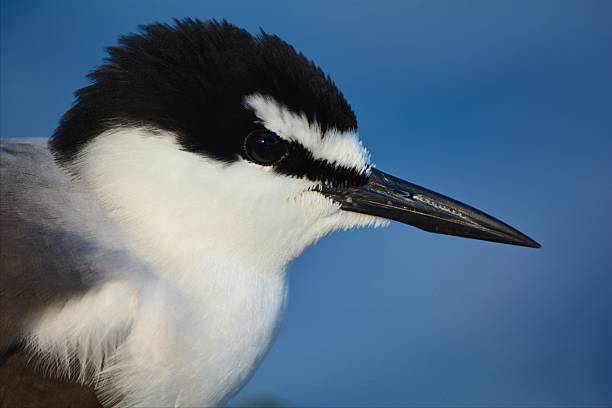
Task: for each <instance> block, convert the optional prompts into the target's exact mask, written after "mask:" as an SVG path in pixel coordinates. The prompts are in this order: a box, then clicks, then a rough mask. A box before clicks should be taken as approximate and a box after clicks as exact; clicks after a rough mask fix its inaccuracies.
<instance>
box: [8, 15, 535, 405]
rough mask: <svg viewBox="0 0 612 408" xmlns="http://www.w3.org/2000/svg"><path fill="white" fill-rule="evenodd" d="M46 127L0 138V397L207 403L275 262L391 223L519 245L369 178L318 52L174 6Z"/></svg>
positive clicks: (244, 334)
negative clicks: (42, 132) (174, 12)
mask: <svg viewBox="0 0 612 408" xmlns="http://www.w3.org/2000/svg"><path fill="white" fill-rule="evenodd" d="M88 79H89V82H88V84H87V85H86V86H84V87H83V88H81V89H79V90H77V91H76V92H75V101H74V103H73V105H72V106H71V107H70V108H69V110H68V111H67V112H66V113H65V114H64V115H63V117H62V118H61V119H60V121H59V124H58V127H57V129H56V130H55V132H54V133H53V135H52V136H51V137H50V138H49V139H48V140H47V139H2V145H1V153H0V154H1V156H0V158H1V161H0V171H1V173H0V174H1V180H2V195H1V207H0V215H1V217H0V233H1V236H0V238H1V240H0V242H1V243H2V245H1V246H2V251H1V257H0V260H1V264H0V267H1V270H0V307H1V309H0V310H1V311H2V312H1V315H0V356H1V357H0V402H3V403H4V404H6V405H7V406H25V405H28V404H34V405H38V406H82V407H85V406H107V407H132V406H174V407H178V406H223V405H225V404H226V403H227V402H228V401H229V400H230V399H231V398H232V397H234V396H235V395H236V393H237V392H238V391H239V390H240V389H241V388H242V387H243V386H244V385H245V384H246V383H247V382H248V380H249V379H250V378H251V377H252V375H253V373H254V372H255V370H256V368H257V366H258V365H259V364H260V362H261V361H262V359H263V358H264V357H265V355H266V352H267V351H268V349H269V347H270V344H271V342H272V340H273V339H274V337H275V335H276V334H277V332H278V325H279V322H280V320H281V316H282V312H283V308H284V306H285V304H286V298H287V266H288V264H289V263H290V262H291V261H292V260H293V259H295V258H296V257H298V256H299V255H300V254H301V253H302V252H303V251H304V249H306V248H307V247H309V246H310V245H312V244H314V243H316V242H317V241H318V240H319V239H321V238H322V237H324V236H326V235H328V234H329V233H331V232H334V231H338V230H348V229H353V228H359V227H381V226H385V225H387V224H388V223H389V222H390V221H398V222H401V223H404V224H408V225H411V226H414V227H417V228H420V229H422V230H425V231H429V232H434V233H439V234H447V235H455V236H460V237H466V238H473V239H479V240H486V241H493V242H498V243H505V244H512V245H519V246H524V247H533V248H537V247H539V246H540V245H539V244H538V243H537V242H536V241H534V240H532V239H531V238H529V237H527V236H526V235H525V234H523V233H521V232H519V231H518V230H516V229H514V228H512V227H510V226H509V225H507V224H504V223H503V222H501V221H499V220H497V219H495V218H493V217H491V216H489V215H487V214H485V213H483V212H481V211H479V210H476V209H475V208H473V207H470V206H468V205H465V204H462V203H461V202H459V201H456V200H453V199H451V198H449V197H446V196H443V195H441V194H438V193H435V192H433V191H431V190H428V189H426V188H423V187H420V186H418V185H416V184H413V183H410V182H408V181H404V180H402V179H400V178H398V177H395V176H392V175H390V174H387V173H385V172H383V171H381V170H379V169H378V168H377V167H375V166H374V164H373V162H372V160H371V157H370V154H369V153H368V151H367V149H366V148H365V147H364V146H363V144H362V143H361V141H360V139H359V136H358V131H357V129H358V128H357V120H356V116H355V113H354V112H353V110H352V108H351V107H350V105H349V103H348V102H347V101H346V99H345V97H344V96H343V94H342V93H341V92H340V90H339V89H338V88H337V86H336V85H335V84H334V82H333V81H332V79H331V78H330V77H329V76H327V75H326V74H325V73H324V72H323V71H322V69H321V68H319V66H317V65H316V64H315V63H314V62H313V61H311V60H309V59H308V58H307V57H305V56H304V55H303V54H301V53H300V52H298V51H296V50H295V49H294V48H293V47H292V46H291V45H289V44H288V43H286V42H285V41H283V40H282V39H281V38H279V37H278V36H276V35H271V34H268V33H266V32H264V31H263V30H261V32H259V33H258V34H251V33H249V32H248V31H246V30H244V29H241V28H239V27H237V26H235V25H232V24H231V23H229V22H227V21H225V20H222V21H217V20H206V21H202V20H199V19H191V18H184V19H175V20H173V22H171V23H158V22H155V23H151V24H148V25H143V26H140V27H139V29H138V30H137V31H135V32H133V33H130V34H127V35H124V36H121V37H120V38H119V40H118V42H117V44H116V45H114V46H112V47H109V48H107V57H106V59H105V60H104V61H103V63H102V64H101V65H100V66H98V67H97V68H96V69H95V70H93V71H92V72H91V73H89V74H88Z"/></svg>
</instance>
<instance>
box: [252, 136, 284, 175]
mask: <svg viewBox="0 0 612 408" xmlns="http://www.w3.org/2000/svg"><path fill="white" fill-rule="evenodd" d="M287 151H288V148H287V142H286V141H285V140H283V139H281V138H280V137H279V136H278V135H276V134H275V133H273V132H270V131H269V130H263V129H261V130H254V131H253V132H251V133H249V135H248V136H247V137H246V139H244V154H245V155H246V158H247V159H249V160H250V161H252V162H254V163H257V164H261V165H262V166H272V165H273V164H276V163H278V162H279V161H280V160H281V159H282V158H283V157H285V155H286V154H287Z"/></svg>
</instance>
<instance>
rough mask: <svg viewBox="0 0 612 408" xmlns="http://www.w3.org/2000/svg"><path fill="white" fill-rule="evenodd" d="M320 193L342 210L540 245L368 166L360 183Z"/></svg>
mask: <svg viewBox="0 0 612 408" xmlns="http://www.w3.org/2000/svg"><path fill="white" fill-rule="evenodd" d="M321 192H322V193H323V194H324V195H326V196H327V197H329V198H331V199H333V200H335V201H337V202H338V203H340V205H341V208H342V209H343V210H346V211H354V212H358V213H362V214H369V215H375V216H378V217H383V218H387V219H390V220H394V221H399V222H402V223H404V224H409V225H412V226H415V227H417V228H420V229H422V230H425V231H429V232H435V233H438V234H447V235H456V236H460V237H466V238H474V239H480V240H484V241H493V242H501V243H504V244H512V245H520V246H526V247H531V248H540V244H538V243H537V242H536V241H534V240H532V239H531V238H529V237H528V236H526V235H525V234H523V233H521V232H519V231H517V230H516V229H514V228H512V227H510V226H509V225H507V224H504V223H503V222H501V221H499V220H497V219H495V218H493V217H491V216H490V215H487V214H485V213H483V212H482V211H478V210H477V209H475V208H472V207H470V206H468V205H465V204H463V203H460V202H459V201H455V200H453V199H452V198H448V197H445V196H443V195H441V194H438V193H434V192H433V191H431V190H427V189H425V188H423V187H419V186H417V185H416V184H412V183H409V182H407V181H404V180H401V179H399V178H397V177H393V176H391V175H389V174H386V173H383V172H382V171H379V170H376V169H372V172H371V175H370V177H369V179H368V182H367V183H366V184H365V185H363V186H359V187H349V188H336V187H324V188H323V189H322V191H321Z"/></svg>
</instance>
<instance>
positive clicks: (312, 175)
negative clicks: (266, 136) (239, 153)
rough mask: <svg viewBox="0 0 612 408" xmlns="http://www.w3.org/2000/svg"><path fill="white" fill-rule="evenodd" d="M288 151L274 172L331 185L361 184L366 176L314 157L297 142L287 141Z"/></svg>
mask: <svg viewBox="0 0 612 408" xmlns="http://www.w3.org/2000/svg"><path fill="white" fill-rule="evenodd" d="M287 143H288V144H289V153H288V154H287V155H286V156H285V157H284V158H283V159H282V160H281V161H280V162H278V163H277V164H276V165H275V166H274V169H275V170H276V172H278V173H281V174H286V175H288V176H294V177H305V178H307V179H309V180H312V181H320V182H323V183H325V184H330V185H333V186H346V187H352V186H361V185H363V184H365V183H366V182H367V181H368V176H367V174H365V171H364V172H360V171H358V170H357V169H354V168H348V167H344V166H341V165H338V164H334V163H330V162H329V161H327V160H323V159H316V158H314V157H313V155H312V153H311V152H310V151H309V150H307V149H306V148H305V147H304V146H302V145H301V144H300V143H298V142H287Z"/></svg>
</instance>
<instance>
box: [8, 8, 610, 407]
mask: <svg viewBox="0 0 612 408" xmlns="http://www.w3.org/2000/svg"><path fill="white" fill-rule="evenodd" d="M185 16H192V17H198V18H201V19H208V18H212V17H214V18H219V19H221V18H226V19H228V20H229V21H231V22H233V23H235V24H237V25H239V26H242V27H244V28H246V29H248V30H249V31H251V32H256V31H257V30H258V29H259V27H262V28H264V29H265V30H266V31H267V32H271V33H276V34H278V35H280V36H281V37H282V38H284V39H285V40H287V41H288V42H290V43H291V44H293V45H294V46H295V47H296V48H297V49H299V50H301V51H303V52H304V53H305V54H306V55H307V56H309V57H310V58H312V59H314V60H315V61H316V62H317V63H318V64H320V65H321V66H322V67H323V68H324V69H325V70H326V72H327V73H329V74H330V75H331V76H332V77H333V78H334V80H335V81H336V83H337V84H338V86H339V87H340V88H341V89H342V90H343V92H344V93H345V95H346V97H347V98H348V100H349V101H350V102H351V104H352V106H353V108H354V109H355V111H356V113H357V116H358V118H359V124H360V134H361V136H362V138H363V140H364V143H365V144H366V146H368V147H369V149H370V151H371V153H372V156H373V158H374V161H375V162H376V163H377V165H378V167H379V168H381V169H384V170H386V171H387V172H390V173H393V174H396V175H398V176H401V177H403V178H406V179H408V180H410V181H413V182H415V183H418V184H421V185H424V186H427V187H429V188H432V189H434V190H436V191H439V192H442V193H445V194H447V195H450V196H451V197H455V198H457V199H460V200H462V201H465V202H467V203H470V204H473V205H474V206H476V207H478V208H481V209H483V210H485V211H487V212H490V213H492V214H494V215H496V216H498V217H499V218H501V219H502V220H504V221H506V222H508V223H509V224H511V225H513V226H515V227H517V228H519V229H520V230H522V231H523V232H525V233H527V234H528V235H530V236H532V237H533V238H535V239H536V240H538V241H539V242H541V243H542V244H543V248H542V249H541V250H533V249H526V248H517V247H511V246H504V245H496V244H490V243H484V242H478V241H472V240H463V239H458V238H453V237H446V236H438V235H433V234H427V233H424V232H422V231H420V230H417V229H414V228H410V227H407V226H404V225H399V224H394V225H392V226H391V227H390V228H388V229H380V230H360V231H354V232H350V233H339V234H335V235H333V236H331V237H329V238H326V239H325V240H323V241H322V242H320V243H319V244H318V245H317V246H315V247H313V248H312V249H310V250H308V251H307V252H306V253H305V254H304V256H302V257H301V258H299V259H298V260H297V261H296V262H294V264H293V265H292V267H291V268H292V271H291V289H290V301H289V306H288V310H287V313H286V316H285V320H284V323H283V327H282V330H281V332H280V335H279V337H278V339H277V341H276V343H275V345H274V347H273V348H272V350H271V352H270V354H269V356H268V357H267V359H266V360H265V361H264V363H263V365H262V366H261V368H260V369H259V371H258V372H257V374H256V375H255V377H254V378H253V380H252V381H251V382H250V384H249V385H248V386H247V387H246V388H245V389H244V390H243V391H242V392H241V393H240V395H239V396H238V397H237V398H236V399H235V400H234V402H233V403H234V404H245V403H246V404H248V403H249V401H254V400H253V398H261V397H262V396H264V397H265V396H269V397H272V398H273V399H275V400H278V401H281V402H283V403H286V404H290V405H296V406H374V405H375V406H513V407H514V406H610V405H612V245H611V243H612V240H611V238H610V233H611V231H612V217H611V215H610V209H611V208H612V182H611V176H612V24H611V21H612V2H611V1H606V0H604V1H578V0H576V1H560V0H554V1H546V0H538V1H527V0H524V1H521V0H517V1H484V0H483V1H465V2H457V1H450V0H449V1H433V2H429V1H397V2H390V1H376V2H374V1H372V2H360V1H351V2H327V1H309V2H295V3H291V4H286V2H281V1H275V2H263V1H258V2H246V1H245V2H202V1H181V2H179V1H176V2H162V1H146V2H145V1H131V2H127V1H107V2H104V3H102V2H84V1H73V2H68V1H54V2H35V1H5V0H2V8H1V65H0V67H1V82H0V85H1V99H0V103H1V111H0V113H1V116H0V119H1V129H0V135H2V136H3V137H18V136H40V137H47V136H49V135H50V134H51V133H52V131H53V129H54V127H55V126H56V124H57V120H58V119H59V117H60V115H61V114H62V113H63V112H64V111H65V110H66V109H67V108H68V107H69V106H70V103H71V101H72V91H74V90H75V89H77V88H78V87H81V86H83V85H85V84H86V82H85V79H84V75H85V73H86V72H88V71H89V70H90V69H92V68H93V67H94V66H96V65H97V64H99V63H100V61H101V59H102V58H103V56H104V53H103V47H104V46H107V45H112V44H113V43H114V42H115V40H116V38H117V36H118V35H119V34H122V33H126V32H130V31H134V30H135V29H136V27H137V25H138V24H141V23H147V22H152V21H155V20H160V21H170V20H171V18H172V17H185Z"/></svg>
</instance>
